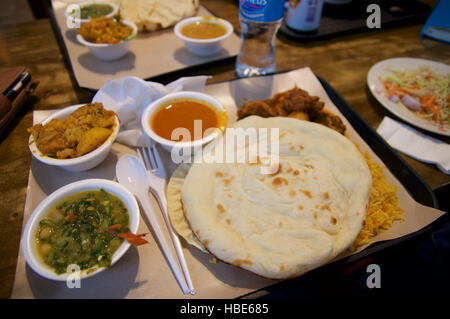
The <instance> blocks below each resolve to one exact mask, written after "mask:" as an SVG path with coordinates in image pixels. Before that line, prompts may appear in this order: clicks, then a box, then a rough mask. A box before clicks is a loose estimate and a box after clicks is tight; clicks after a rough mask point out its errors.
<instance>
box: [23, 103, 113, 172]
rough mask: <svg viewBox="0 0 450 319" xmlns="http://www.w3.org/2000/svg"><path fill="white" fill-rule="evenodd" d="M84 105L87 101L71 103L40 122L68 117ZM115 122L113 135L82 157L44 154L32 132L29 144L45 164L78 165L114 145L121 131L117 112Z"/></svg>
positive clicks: (43, 123)
mask: <svg viewBox="0 0 450 319" xmlns="http://www.w3.org/2000/svg"><path fill="white" fill-rule="evenodd" d="M83 105H86V103H82V104H76V105H71V106H68V107H65V108H63V109H61V110H58V111H56V112H54V113H53V114H51V115H50V116H48V117H47V118H45V119H44V120H43V121H41V122H40V124H42V125H45V124H47V123H48V122H50V121H51V120H52V119H54V118H67V116H69V115H70V114H71V113H72V112H74V111H75V110H76V109H78V108H79V107H81V106H83ZM115 124H116V125H115V126H114V129H113V132H112V133H111V135H110V136H109V137H108V138H107V139H106V141H105V142H104V143H103V144H102V145H100V146H99V147H97V148H96V149H95V150H93V151H91V152H89V153H87V154H84V155H82V156H80V157H75V158H68V159H57V158H53V157H49V156H46V155H43V154H42V153H41V151H40V150H39V149H38V148H37V145H36V141H35V140H34V137H33V134H30V137H29V139H28V144H29V145H28V147H29V149H30V151H31V154H33V156H34V157H35V158H36V159H38V160H39V161H41V162H43V163H45V164H48V165H55V166H61V167H66V166H72V165H78V164H81V163H85V162H86V161H89V160H90V159H92V158H94V157H96V156H97V155H100V154H101V153H103V152H104V151H105V150H106V149H107V148H108V147H109V146H110V145H112V144H113V143H114V141H115V139H116V137H117V134H118V133H119V129H120V121H119V117H118V116H117V114H116V123H115Z"/></svg>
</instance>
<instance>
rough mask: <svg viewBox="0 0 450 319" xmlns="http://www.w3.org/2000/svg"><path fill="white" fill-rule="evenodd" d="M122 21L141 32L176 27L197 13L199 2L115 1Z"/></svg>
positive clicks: (178, 0)
mask: <svg viewBox="0 0 450 319" xmlns="http://www.w3.org/2000/svg"><path fill="white" fill-rule="evenodd" d="M115 2H116V3H117V4H118V5H119V12H120V16H121V17H122V19H125V20H129V21H131V22H134V23H135V24H136V25H137V26H138V28H139V30H145V31H155V30H160V29H165V28H168V27H171V26H173V25H175V24H176V23H177V22H178V21H180V20H182V19H184V18H187V17H192V16H194V15H195V14H196V13H197V9H198V6H199V0H115Z"/></svg>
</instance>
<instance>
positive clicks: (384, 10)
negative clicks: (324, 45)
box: [280, 0, 431, 41]
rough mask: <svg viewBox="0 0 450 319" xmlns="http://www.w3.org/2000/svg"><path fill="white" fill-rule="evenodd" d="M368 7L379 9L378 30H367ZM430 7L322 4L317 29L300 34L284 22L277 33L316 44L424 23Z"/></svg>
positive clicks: (387, 1) (409, 0) (409, 2)
mask: <svg viewBox="0 0 450 319" xmlns="http://www.w3.org/2000/svg"><path fill="white" fill-rule="evenodd" d="M369 4H378V5H379V6H380V21H381V28H379V29H377V28H373V29H369V28H368V27H367V24H366V20H367V18H368V17H369V15H370V14H371V13H372V12H366V11H367V6H368V5H369ZM430 11H431V10H430V7H428V6H427V5H426V4H424V3H422V2H419V1H416V0H353V1H352V2H350V3H349V4H344V5H334V4H328V3H325V4H324V7H323V11H322V18H321V19H320V25H319V28H318V29H317V30H316V31H313V32H299V31H296V30H293V29H291V28H289V27H288V26H287V25H286V23H285V22H284V21H283V24H282V26H281V28H280V33H282V34H284V35H286V36H288V37H290V38H293V39H296V40H300V41H310V40H319V39H323V38H326V37H331V36H337V35H343V34H350V33H358V32H367V31H377V30H383V28H384V27H386V26H395V25H398V24H401V23H408V22H424V21H425V20H426V18H427V17H428V15H429V14H430Z"/></svg>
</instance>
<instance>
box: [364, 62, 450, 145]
mask: <svg viewBox="0 0 450 319" xmlns="http://www.w3.org/2000/svg"><path fill="white" fill-rule="evenodd" d="M421 66H428V67H430V68H431V69H434V70H436V71H437V72H439V73H441V74H448V73H450V66H449V65H447V64H443V63H439V62H434V61H430V60H425V59H416V58H394V59H387V60H384V61H381V62H378V63H377V64H375V65H374V66H372V68H371V69H370V70H369V73H368V74H367V84H368V86H369V89H370V91H371V92H372V94H373V95H374V96H375V98H376V99H377V100H378V102H380V103H381V104H382V105H383V106H384V107H385V108H387V109H388V110H389V111H391V112H392V113H394V114H395V115H397V116H398V117H399V118H401V119H402V120H404V121H406V122H408V123H410V124H412V125H414V126H417V127H419V128H422V129H424V130H427V131H429V132H433V133H436V134H441V135H446V136H450V126H448V125H438V124H436V123H433V122H431V121H427V120H425V119H423V118H421V117H419V116H417V115H415V114H414V113H413V112H411V111H409V110H408V109H407V108H405V107H402V106H401V105H399V104H397V103H394V102H392V101H390V100H389V99H388V98H387V96H385V95H384V93H383V92H382V91H383V85H382V83H381V82H380V80H379V78H380V77H381V78H384V77H385V76H386V75H388V74H391V72H390V71H388V70H387V69H386V68H387V67H391V68H394V69H398V70H405V69H406V70H408V69H410V70H413V69H416V68H418V67H421Z"/></svg>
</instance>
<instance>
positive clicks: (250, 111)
mask: <svg viewBox="0 0 450 319" xmlns="http://www.w3.org/2000/svg"><path fill="white" fill-rule="evenodd" d="M250 115H258V116H261V117H273V116H277V113H276V112H275V110H274V109H272V108H271V107H270V106H269V105H268V104H267V103H266V102H264V101H260V100H256V101H249V102H247V103H245V104H244V105H243V106H242V107H241V108H240V109H239V110H238V118H239V119H243V118H245V117H247V116H250Z"/></svg>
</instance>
